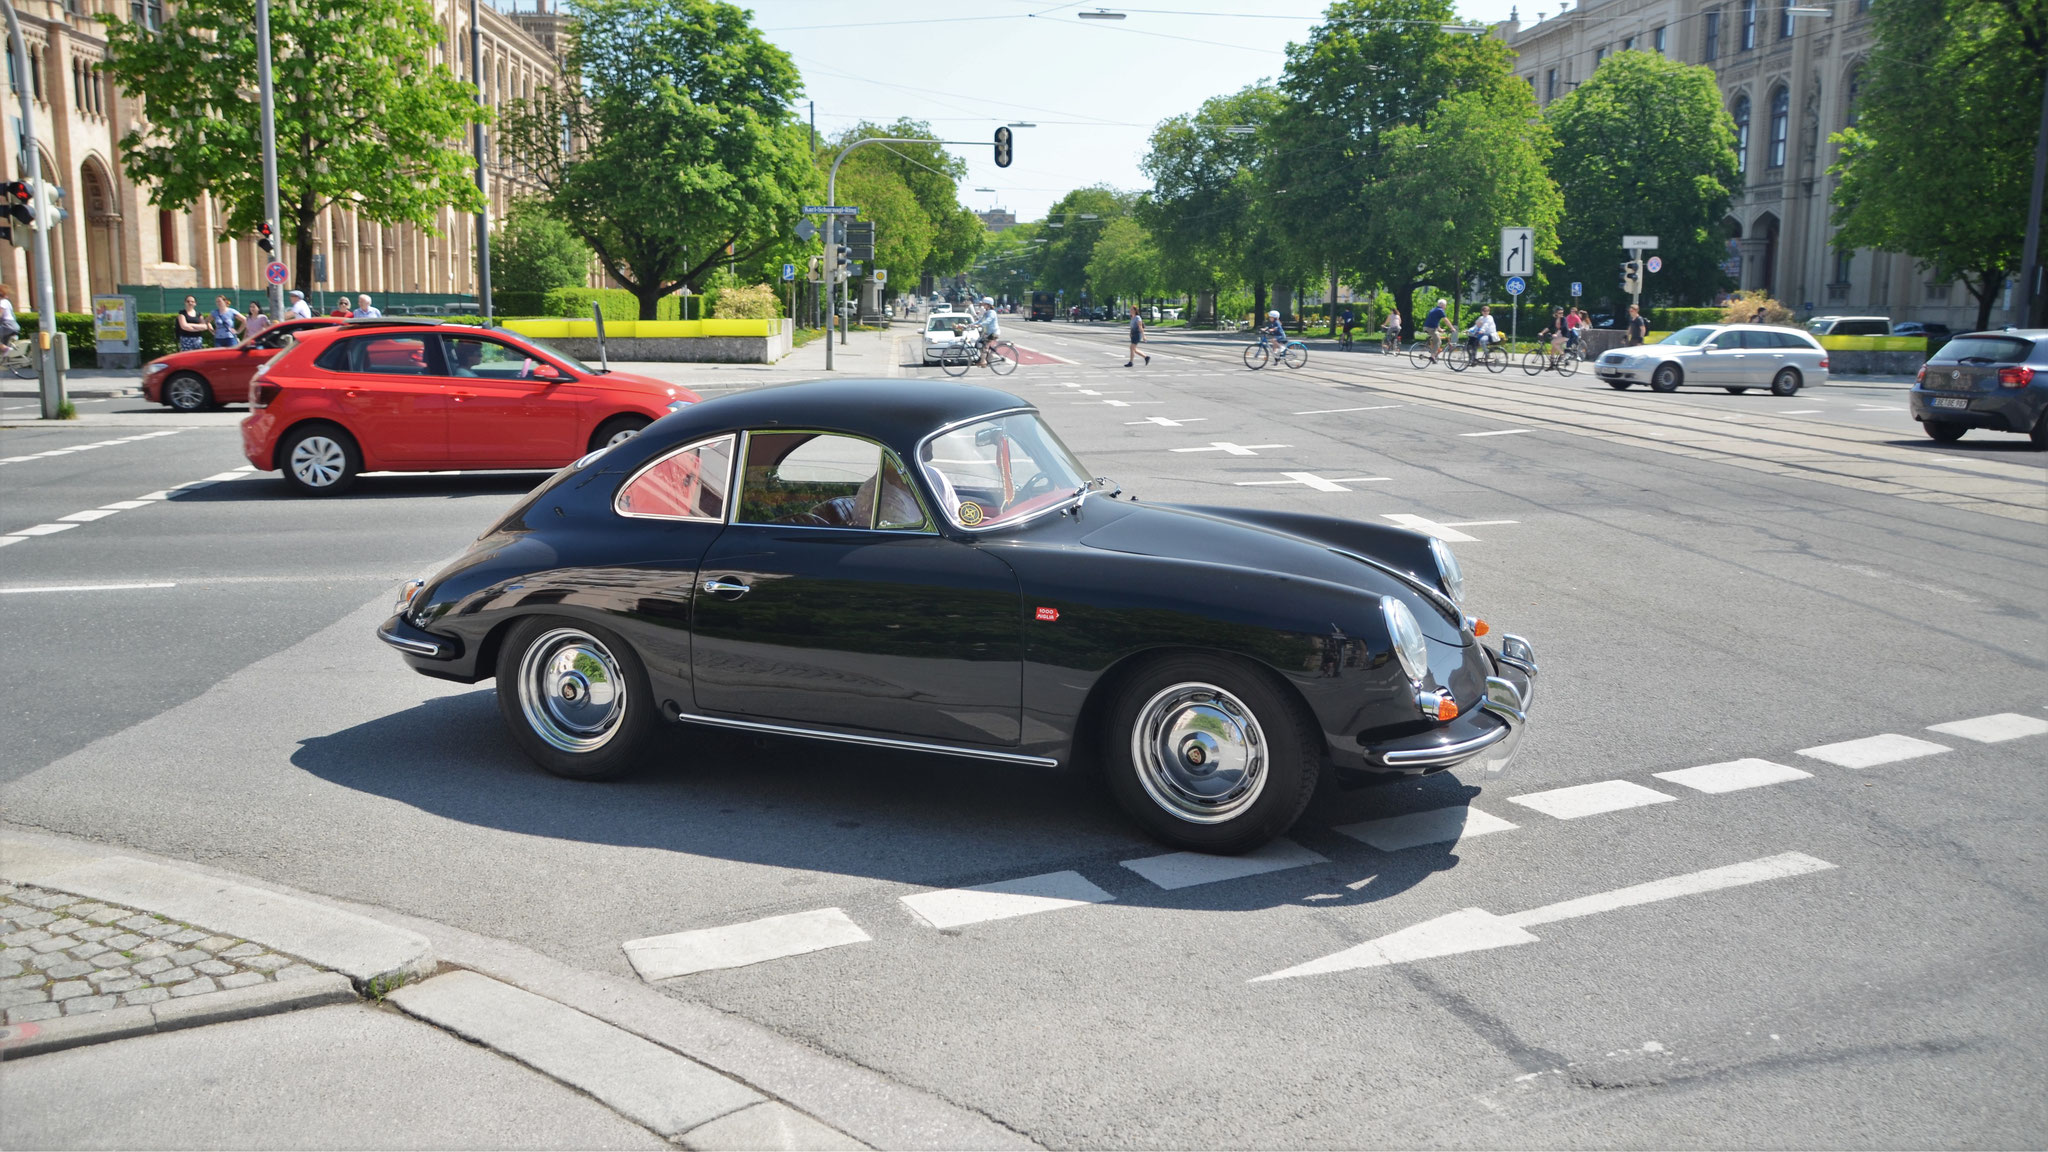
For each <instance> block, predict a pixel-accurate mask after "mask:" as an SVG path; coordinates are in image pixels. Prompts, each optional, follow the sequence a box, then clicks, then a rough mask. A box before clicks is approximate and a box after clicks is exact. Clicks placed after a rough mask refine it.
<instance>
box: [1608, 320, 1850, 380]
mask: <svg viewBox="0 0 2048 1152" xmlns="http://www.w3.org/2000/svg"><path fill="white" fill-rule="evenodd" d="M1593 373H1594V374H1595V375H1597V376H1599V377H1600V378H1601V379H1602V380H1605V381H1607V383H1608V386H1609V387H1612V388H1627V387H1629V386H1630V385H1633V384H1648V385H1649V386H1650V389H1651V391H1654V392H1675V391H1677V390H1678V388H1679V386H1680V385H1687V386H1691V387H1700V388H1726V389H1727V390H1728V391H1730V392H1734V393H1737V394H1740V393H1743V392H1747V391H1749V390H1750V389H1751V388H1769V389H1770V390H1771V391H1772V393H1774V394H1776V395H1779V396H1790V395H1792V394H1793V393H1794V392H1797V391H1799V390H1800V389H1801V388H1803V387H1805V386H1806V385H1808V384H1819V383H1822V382H1823V381H1825V380H1826V379H1827V378H1828V353H1827V349H1825V348H1822V347H1821V346H1820V344H1819V342H1818V341H1816V340H1814V338H1813V337H1811V336H1808V335H1807V334H1806V333H1804V332H1801V331H1799V330H1798V329H1797V328H1774V327H1771V326H1769V325H1766V324H1695V325H1693V326H1692V327H1690V328H1681V329H1679V330H1678V331H1676V332H1673V333H1672V334H1671V335H1669V336H1666V337H1665V338H1664V339H1662V340H1659V341H1658V342H1657V343H1655V344H1638V345H1633V346H1631V347H1627V348H1617V349H1615V350H1614V351H1612V352H1608V353H1605V354H1603V355H1602V356H1601V357H1600V359H1599V360H1598V361H1596V362H1595V363H1594V365H1593Z"/></svg>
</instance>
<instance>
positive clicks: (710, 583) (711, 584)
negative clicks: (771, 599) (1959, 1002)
mask: <svg viewBox="0 0 2048 1152" xmlns="http://www.w3.org/2000/svg"><path fill="white" fill-rule="evenodd" d="M704 590H705V591H706V592H709V593H712V594H713V595H716V596H723V597H725V598H726V599H727V600H737V599H739V598H740V597H742V596H745V595H746V594H747V593H749V592H752V591H753V589H752V588H750V587H748V586H747V585H745V584H742V583H740V582H739V581H737V580H721V579H719V578H718V577H716V576H714V577H712V578H711V579H709V580H706V581H705V582H704Z"/></svg>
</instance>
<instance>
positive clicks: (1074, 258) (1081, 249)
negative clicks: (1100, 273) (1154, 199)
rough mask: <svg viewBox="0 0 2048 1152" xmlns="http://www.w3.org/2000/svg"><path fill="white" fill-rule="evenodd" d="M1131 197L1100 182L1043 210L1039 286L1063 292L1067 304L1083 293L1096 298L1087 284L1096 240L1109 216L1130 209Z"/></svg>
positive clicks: (1110, 218)
mask: <svg viewBox="0 0 2048 1152" xmlns="http://www.w3.org/2000/svg"><path fill="white" fill-rule="evenodd" d="M1134 200H1135V197H1132V196H1130V195H1128V194H1126V193H1123V192H1118V191H1116V190H1115V189H1113V188H1109V187H1106V186H1103V185H1099V184H1098V185H1096V186H1094V187H1092V188H1076V189H1074V190H1073V191H1072V192H1069V193H1067V194H1066V195H1065V196H1062V197H1060V198H1059V200H1058V201H1056V202H1055V203H1054V204H1053V206H1052V208H1051V209H1049V210H1048V211H1047V212H1046V214H1045V228H1046V232H1045V239H1046V243H1045V244H1044V245H1043V247H1044V248H1045V256H1044V258H1043V260H1042V262H1041V266H1040V270H1039V274H1038V286H1039V287H1040V288H1043V289H1045V290H1046V291H1048V292H1065V293H1066V301H1067V303H1069V304H1073V303H1077V302H1078V301H1079V300H1080V299H1081V298H1082V296H1084V295H1088V296H1090V298H1091V299H1094V298H1099V296H1100V293H1091V292H1090V289H1089V284H1088V261H1089V259H1090V258H1091V257H1093V256H1094V255H1095V241H1096V240H1097V239H1099V238H1100V237H1101V236H1102V230H1103V229H1104V228H1106V227H1108V225H1109V222H1110V221H1111V220H1113V219H1115V218H1117V217H1119V216H1123V215H1126V214H1128V213H1129V212H1130V210H1131V205H1132V203H1133V202H1134Z"/></svg>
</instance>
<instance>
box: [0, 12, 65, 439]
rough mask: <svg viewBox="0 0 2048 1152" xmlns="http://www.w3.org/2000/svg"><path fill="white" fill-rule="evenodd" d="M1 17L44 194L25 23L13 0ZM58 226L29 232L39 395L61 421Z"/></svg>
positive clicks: (29, 166)
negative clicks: (53, 249) (55, 271)
mask: <svg viewBox="0 0 2048 1152" xmlns="http://www.w3.org/2000/svg"><path fill="white" fill-rule="evenodd" d="M0 14H4V15H5V16H6V17H7V50H8V53H9V54H10V55H11V56H12V57H13V60H14V74H15V75H16V76H18V77H20V78H21V82H20V83H19V84H17V85H15V87H16V89H17V90H18V92H19V93H20V96H21V147H22V151H23V152H24V153H25V155H23V156H22V158H21V161H22V163H21V168H22V173H23V175H24V176H25V177H26V178H27V180H28V183H29V186H30V187H31V188H35V189H38V190H40V189H41V188H42V186H43V153H42V149H41V148H39V147H37V146H36V120H35V110H34V109H33V108H32V107H30V104H29V101H30V97H31V90H32V89H33V88H34V87H35V86H34V85H32V84H30V83H29V82H28V78H29V76H30V75H32V73H30V72H29V70H28V47H27V46H26V45H25V44H23V43H22V39H21V21H20V20H17V19H16V18H15V15H14V3H13V0H0ZM38 197H39V198H40V191H39V192H38ZM55 222H56V221H54V220H37V221H36V222H35V223H34V224H33V225H32V226H31V227H30V229H29V233H30V236H31V237H32V238H33V245H32V248H31V252H32V254H33V262H34V265H35V275H36V300H35V303H36V334H37V337H38V339H37V341H36V344H37V349H38V351H39V352H40V355H38V356H37V357H36V363H37V372H38V375H39V376H40V378H41V379H40V383H41V388H40V389H39V392H40V393H41V396H42V414H43V419H45V420H55V419H58V418H59V417H60V416H61V415H62V414H63V411H64V374H63V373H62V372H60V371H58V370H57V358H56V356H54V355H52V354H51V353H52V345H53V344H54V342H55V337H56V335H57V295H56V292H55V291H54V290H53V286H52V285H51V283H50V234H49V232H48V228H49V226H50V225H51V224H54V223H55Z"/></svg>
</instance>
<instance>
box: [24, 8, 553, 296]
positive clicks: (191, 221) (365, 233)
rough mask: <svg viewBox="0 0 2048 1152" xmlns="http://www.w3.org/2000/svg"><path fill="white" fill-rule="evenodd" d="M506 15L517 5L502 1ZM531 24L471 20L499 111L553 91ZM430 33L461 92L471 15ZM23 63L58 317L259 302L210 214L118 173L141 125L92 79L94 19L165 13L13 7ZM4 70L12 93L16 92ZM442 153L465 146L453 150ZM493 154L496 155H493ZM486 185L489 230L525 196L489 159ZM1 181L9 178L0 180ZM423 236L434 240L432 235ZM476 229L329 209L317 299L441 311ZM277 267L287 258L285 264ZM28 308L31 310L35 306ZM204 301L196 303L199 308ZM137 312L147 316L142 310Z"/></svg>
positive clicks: (543, 37)
mask: <svg viewBox="0 0 2048 1152" xmlns="http://www.w3.org/2000/svg"><path fill="white" fill-rule="evenodd" d="M514 2H515V3H516V2H517V0H514ZM526 2H527V4H528V5H529V7H530V10H528V11H525V12H517V11H508V12H500V11H499V10H498V9H497V8H495V7H493V6H492V5H491V4H490V3H488V2H487V3H485V4H484V5H483V7H482V9H481V26H482V30H483V53H482V55H483V74H484V84H485V91H486V96H487V98H488V101H489V102H490V104H491V105H492V106H493V107H496V108H501V109H502V108H503V107H504V106H505V105H506V104H507V103H508V102H509V101H511V100H513V99H516V98H519V97H525V96H531V95H532V94H533V93H534V92H535V91H536V90H538V89H540V88H543V87H550V86H553V85H554V84H556V83H557V81H558V78H559V76H560V74H561V65H560V59H559V56H558V55H557V48H558V45H559V44H560V41H561V28H560V21H561V19H562V18H561V17H560V16H559V15H557V14H556V13H554V12H553V11H551V10H550V7H549V4H548V0H526ZM433 6H434V13H435V16H436V18H437V21H438V23H439V25H440V27H441V29H442V32H443V36H442V42H441V44H440V46H439V47H438V48H437V49H436V51H435V63H436V64H437V65H438V66H440V67H446V68H452V69H454V70H455V71H456V73H457V75H458V76H460V77H461V78H463V79H465V80H467V79H469V76H470V69H469V5H468V4H467V3H464V2H462V0H433ZM15 9H16V11H17V12H18V13H19V16H20V19H21V26H22V37H23V39H24V40H25V41H27V46H28V51H29V72H30V74H31V75H30V76H29V78H28V82H29V87H30V93H31V95H32V97H33V105H32V106H33V108H34V115H35V131H36V142H37V144H38V146H39V147H40V148H41V151H42V156H41V162H42V172H43V178H44V179H45V180H46V181H52V182H54V183H56V184H57V185H59V186H60V187H62V188H63V190H64V200H63V204H64V207H65V208H66V210H67V211H68V213H69V215H68V217H67V218H66V219H64V220H63V221H61V222H60V223H59V226H58V229H57V232H56V234H55V235H54V236H53V237H52V238H51V248H50V264H51V279H52V280H53V281H55V289H56V296H57V299H58V301H59V303H60V304H61V305H62V306H63V308H64V310H65V311H69V312H83V311H86V310H87V307H88V302H89V299H90V297H91V296H92V294H93V293H96V292H113V291H115V290H116V289H117V287H118V286H121V285H156V286H162V287H165V288H172V289H176V288H184V287H200V288H217V289H233V290H234V291H235V292H236V293H237V294H238V296H241V297H247V298H255V297H256V296H258V295H260V293H261V292H262V290H263V286H264V281H263V273H262V270H263V265H264V263H265V261H266V259H267V255H266V254H265V253H264V252H262V251H261V250H259V249H258V248H257V247H256V242H255V239H254V238H253V237H235V238H231V239H226V240H222V239H220V237H219V220H220V216H221V212H220V210H219V208H218V207H217V206H216V205H215V204H214V203H213V202H212V200H211V198H209V197H202V198H201V199H200V200H199V202H197V203H195V204H188V205H177V206H167V207H159V206H157V205H154V204H151V203H150V202H149V196H148V190H147V189H146V188H143V187H139V186H137V185H136V183H135V182H134V181H132V180H130V179H128V177H127V175H126V174H125V173H124V172H123V171H122V169H121V162H120V150H119V143H120V139H121V137H122V136H123V135H124V134H126V133H127V132H128V130H129V129H130V128H131V127H133V126H134V125H135V123H136V122H137V119H138V117H139V116H140V113H141V108H140V105H139V102H135V101H130V100H129V99H128V98H127V97H125V96H124V95H123V94H122V93H121V92H119V91H117V90H116V89H115V87H114V86H113V84H112V83H111V82H110V81H109V80H108V79H107V78H106V77H105V76H104V74H103V73H102V72H101V70H100V65H101V62H102V61H103V60H104V59H105V55H106V38H105V35H104V33H103V29H102V24H101V21H100V14H101V13H104V12H119V13H120V14H121V15H122V16H123V17H124V18H127V19H131V20H153V21H160V20H161V19H162V18H163V13H164V5H163V0H15ZM12 73H13V68H12V67H11V66H10V68H9V79H10V81H11V82H12V83H13V84H15V85H18V84H19V83H20V78H19V77H16V76H14V75H13V74H12ZM18 91H19V88H18V87H15V88H12V89H11V90H10V91H9V92H8V93H7V101H6V114H7V122H8V124H9V125H10V127H12V128H13V129H14V130H12V131H7V132H4V133H0V169H4V170H5V171H6V172H8V173H12V174H17V175H18V174H20V173H22V172H23V171H24V170H25V169H24V166H23V164H22V157H21V156H20V154H19V152H20V147H21V145H20V131H19V127H18V121H19V119H20V112H19V107H20V105H19V97H18V96H17V95H16V93H18ZM450 147H455V148H461V149H462V150H463V151H464V152H465V154H466V153H468V151H469V145H468V144H467V142H464V141H451V142H450ZM493 147H495V145H493ZM487 173H488V176H487V181H486V182H487V185H488V186H489V188H490V191H491V201H492V214H493V219H496V218H497V217H498V215H500V214H502V213H503V212H504V210H505V206H506V204H507V202H508V199H509V198H510V197H512V196H516V195H517V194H518V192H519V191H520V189H521V188H522V186H523V182H522V181H521V180H520V178H519V174H518V173H517V172H516V171H513V170H512V169H511V167H510V165H509V163H503V162H500V161H499V160H498V158H497V157H496V156H491V157H489V162H488V164H487ZM9 178H10V179H13V178H15V176H10V177H9ZM435 233H438V235H437V234H435ZM475 238H476V217H475V216H474V215H472V214H470V213H459V212H451V211H448V210H446V209H444V210H442V211H441V213H440V215H439V219H437V220H436V221H435V228H434V230H433V231H432V232H430V231H428V230H426V229H423V228H415V227H412V226H410V225H401V226H397V227H386V226H382V225H378V224H375V223H372V222H370V221H368V220H364V219H361V218H360V217H359V216H358V215H357V214H355V213H353V212H350V211H346V210H342V209H338V208H337V209H330V210H328V211H326V212H324V213H322V214H321V217H320V219H319V221H318V224H317V226H316V229H315V236H314V251H315V252H316V253H318V254H319V256H320V257H321V259H320V263H321V264H324V265H325V271H326V279H325V282H324V283H316V284H315V285H314V287H315V288H316V289H321V290H324V291H326V292H344V291H345V292H350V293H357V292H368V293H370V294H372V295H385V294H392V293H426V294H435V295H445V296H449V297H451V298H460V297H464V296H470V297H473V296H474V295H475V293H476V284H475V260H474V257H473V254H472V249H473V248H474V246H475ZM285 253H286V255H287V256H289V250H288V249H286V250H285ZM31 265H32V261H31V260H30V258H29V251H28V249H27V248H26V247H21V248H11V247H8V246H6V245H4V244H0V279H4V280H5V282H6V283H7V284H8V286H9V287H11V288H13V289H14V295H15V299H16V300H17V301H19V302H20V303H22V304H23V305H24V306H26V305H27V303H28V301H29V294H28V293H27V292H26V291H25V290H24V289H25V288H26V287H27V285H28V284H29V274H30V268H31ZM38 298H39V296H38ZM211 305H212V301H210V300H208V301H203V302H202V307H210V306H211ZM145 307H147V304H146V303H145Z"/></svg>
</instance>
